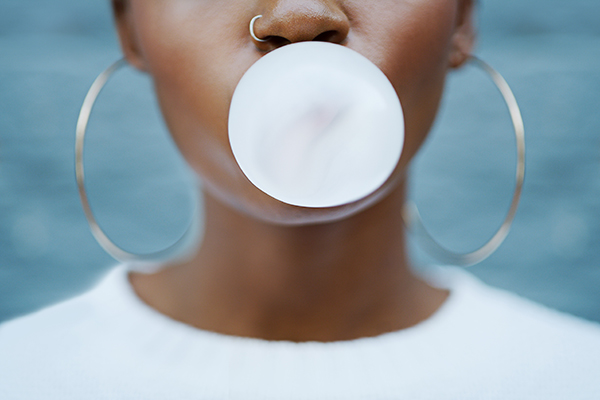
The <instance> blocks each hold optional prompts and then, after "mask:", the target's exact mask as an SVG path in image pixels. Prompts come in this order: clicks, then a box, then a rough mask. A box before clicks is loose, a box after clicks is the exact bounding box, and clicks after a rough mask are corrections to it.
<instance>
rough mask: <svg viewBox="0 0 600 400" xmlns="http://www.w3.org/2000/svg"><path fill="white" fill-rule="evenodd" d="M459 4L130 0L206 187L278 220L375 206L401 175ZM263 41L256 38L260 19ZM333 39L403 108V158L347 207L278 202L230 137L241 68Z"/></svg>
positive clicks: (442, 70) (177, 128)
mask: <svg viewBox="0 0 600 400" xmlns="http://www.w3.org/2000/svg"><path fill="white" fill-rule="evenodd" d="M457 4H458V1H457V0H420V1H414V0H377V1H367V0H350V1H344V0H281V1H276V0H272V1H266V0H265V1H261V0H252V1H240V0H223V1H218V2H217V1H209V0H170V1H147V0H130V3H129V6H128V9H127V11H126V12H127V20H128V21H129V22H128V23H129V24H131V26H132V36H133V37H134V40H135V43H136V49H137V51H138V52H139V57H140V59H141V64H142V65H143V68H144V69H145V70H146V71H147V72H148V73H149V74H150V75H151V76H152V78H153V79H154V82H155V87H156V91H157V95H158V99H159V103H160V105H161V109H162V111H163V114H164V117H165V120H166V122H167V125H168V127H169V130H170V131H171V134H172V136H173V138H174V140H175V142H176V143H177V145H178V147H179V149H180V150H181V153H182V154H183V156H184V157H185V159H186V160H187V162H188V163H189V164H190V165H191V167H192V168H193V169H194V170H195V171H196V172H197V173H198V174H199V175H200V177H201V179H202V181H203V182H204V186H205V188H206V190H207V191H208V192H209V193H210V194H211V195H212V196H214V197H216V198H218V199H219V200H220V201H222V202H224V203H226V204H227V205H229V206H231V207H233V208H235V209H237V210H238V211H240V212H243V213H245V214H247V215H249V216H252V217H254V218H258V219H261V220H264V221H268V222H272V223H278V224H311V223H323V222H329V221H333V220H338V219H341V218H345V217H347V216H349V215H352V214H355V213H358V212H360V211H361V210H364V209H365V208H367V207H369V206H371V205H372V204H374V203H375V202H377V201H378V200H380V199H381V198H382V197H383V196H385V195H386V194H387V193H389V192H390V191H391V190H393V189H394V188H396V187H397V186H398V185H399V184H401V182H402V181H403V177H404V175H405V171H406V168H407V165H408V163H409V162H410V160H411V158H412V157H413V155H414V154H415V153H416V151H417V150H418V148H419V147H420V145H421V143H422V142H423V140H424V139H425V137H426V135H427V132H428V131H429V129H430V127H431V125H432V123H433V121H434V118H435V115H436V112H437V108H438V104H439V101H440V97H441V93H442V91H443V86H444V79H445V75H446V72H447V70H448V68H449V64H450V63H449V59H450V57H451V54H450V53H451V51H452V38H453V35H454V33H455V28H456V21H457V13H458V5H457ZM258 14H262V15H263V17H262V18H261V19H260V20H258V21H257V23H256V33H257V35H258V36H260V37H263V38H266V39H268V42H265V43H258V42H255V41H253V40H252V38H251V37H250V35H249V30H248V26H249V22H250V20H251V19H252V17H254V16H255V15H258ZM305 40H328V41H333V42H335V43H339V44H340V45H343V46H347V47H349V48H351V49H353V50H356V51H357V52H359V53H361V54H362V55H364V56H365V57H367V58H368V59H369V60H371V61H372V62H373V63H374V64H375V65H377V66H378V67H379V68H380V69H381V70H382V71H383V72H384V73H385V75H386V76H387V77H388V79H389V80H390V82H391V83H392V85H393V87H394V89H395V90H396V93H397V94H398V97H399V98H400V101H401V103H402V106H403V110H404V117H405V124H406V131H405V144H404V148H403V154H402V157H401V159H400V162H399V163H398V165H397V166H396V169H395V170H394V172H393V173H392V175H391V176H390V178H389V179H388V181H387V182H386V183H385V184H384V185H383V186H382V187H381V188H380V189H378V190H377V191H376V192H374V193H373V194H372V195H370V196H367V197H366V198H364V199H362V200H359V201H356V202H354V203H351V204H347V205H344V206H339V207H333V208H327V209H311V208H303V207H296V206H291V205H287V204H284V203H281V202H279V201H277V200H275V199H273V198H271V197H269V196H268V195H266V194H264V193H263V192H261V191H260V190H259V189H257V188H256V187H254V186H253V185H252V184H251V183H250V181H249V180H248V179H247V178H246V177H245V176H244V174H243V173H242V171H241V170H240V168H239V166H238V165H237V163H236V161H235V159H234V157H233V154H232V151H231V148H230V145H229V140H228V112H229V105H230V102H231V98H232V95H233V92H234V90H235V88H236V85H237V83H238V82H239V80H240V79H241V77H242V76H243V74H244V73H245V72H246V71H247V70H248V68H250V66H251V65H252V64H253V63H254V62H256V61H257V60H258V59H259V58H260V57H262V56H263V55H265V54H266V53H267V52H269V51H271V50H273V49H275V48H277V47H278V46H281V45H285V44H287V43H293V42H297V41H305Z"/></svg>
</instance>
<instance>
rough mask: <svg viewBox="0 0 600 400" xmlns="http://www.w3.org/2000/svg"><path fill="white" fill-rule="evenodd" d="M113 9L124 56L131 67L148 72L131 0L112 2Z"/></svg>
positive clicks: (114, 0)
mask: <svg viewBox="0 0 600 400" xmlns="http://www.w3.org/2000/svg"><path fill="white" fill-rule="evenodd" d="M112 8H113V14H114V17H115V25H116V28H117V34H118V36H119V42H120V44H121V50H122V51H123V56H124V57H125V59H126V60H127V62H128V63H129V64H130V65H131V66H133V67H135V68H137V69H139V70H140V71H147V68H146V62H145V59H144V57H143V55H142V53H141V51H140V47H139V44H138V40H137V37H136V34H135V26H134V23H133V16H132V12H131V5H130V2H129V0H112Z"/></svg>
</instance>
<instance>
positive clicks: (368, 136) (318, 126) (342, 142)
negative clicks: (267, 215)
mask: <svg viewBox="0 0 600 400" xmlns="http://www.w3.org/2000/svg"><path fill="white" fill-rule="evenodd" d="M229 142H230V144H231V149H232V150H233V154H234V156H235V159H236V161H237V163H238V164H239V166H240V168H241V170H242V171H243V172H244V174H245V175H246V176H247V177H248V179H249V180H250V182H252V183H253V184H254V185H255V186H256V187H257V188H259V189H260V190H262V191H263V192H265V193H266V194H268V195H269V196H271V197H274V198H275V199H277V200H279V201H282V202H284V203H287V204H291V205H295V206H301V207H312V208H321V207H335V206H340V205H343V204H347V203H351V202H354V201H356V200H359V199H361V198H363V197H365V196H367V195H369V194H371V193H373V192H374V191H375V190H377V189H378V188H379V187H380V186H381V185H382V184H383V183H384V182H385V181H386V180H387V179H388V178H389V176H390V174H391V173H392V172H393V170H394V168H395V167H396V165H397V163H398V160H399V159H400V154H401V153H402V147H403V144H404V117H403V114H402V107H401V105H400V101H399V100H398V96H397V95H396V92H395V90H394V88H393V87H392V85H391V83H390V82H389V80H388V79H387V77H386V76H385V75H384V74H383V72H381V70H379V68H377V67H376V66H375V65H374V64H373V63H372V62H371V61H369V60H368V59H367V58H365V57H364V56H362V55H360V54H359V53H357V52H355V51H353V50H350V49H348V48H346V47H344V46H341V45H336V44H331V43H325V42H300V43H296V44H291V45H287V46H283V47H281V48H279V49H277V50H274V51H272V52H270V53H268V54H267V55H265V56H264V57H262V58H261V59H260V60H258V61H257V62H256V63H255V64H254V65H253V66H252V67H251V68H250V69H249V70H248V71H247V72H246V74H245V75H244V76H243V77H242V79H241V81H240V82H239V84H238V86H237V88H236V90H235V93H234V95H233V98H232V101H231V108H230V111H229Z"/></svg>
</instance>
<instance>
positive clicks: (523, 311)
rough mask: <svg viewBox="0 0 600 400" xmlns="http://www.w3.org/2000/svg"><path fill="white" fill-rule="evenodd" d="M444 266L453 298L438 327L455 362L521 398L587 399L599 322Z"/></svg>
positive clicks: (594, 378)
mask: <svg viewBox="0 0 600 400" xmlns="http://www.w3.org/2000/svg"><path fill="white" fill-rule="evenodd" d="M447 273H448V274H449V279H450V280H454V283H453V284H452V285H454V286H455V293H454V294H453V295H455V296H456V297H455V298H454V299H453V300H452V299H450V301H454V302H455V305H454V308H453V310H452V311H451V313H452V318H451V319H452V321H451V322H448V324H446V325H445V328H446V329H444V330H443V332H438V333H439V335H440V337H439V340H440V341H441V342H442V343H444V344H445V345H447V346H453V348H452V349H450V350H443V351H445V352H446V356H447V357H449V358H450V359H452V362H451V363H449V364H452V365H453V366H454V368H458V369H460V370H462V372H463V373H465V372H467V373H471V374H472V376H474V377H478V379H479V380H480V381H481V382H486V383H487V385H488V386H489V387H493V386H494V385H498V386H502V387H504V389H502V390H507V389H506V388H507V387H508V386H507V385H512V388H511V389H510V391H512V392H513V393H523V397H524V398H551V399H555V398H556V399H559V398H578V399H581V398H585V399H587V398H593V396H595V395H597V393H599V392H600V381H599V380H598V376H600V361H599V360H600V324H598V323H595V322H591V321H586V320H583V319H581V318H577V317H574V316H571V315H568V314H565V313H562V312H559V311H556V310H553V309H550V308H548V307H545V306H543V305H540V304H537V303H534V302H532V301H530V300H528V299H525V298H523V297H520V296H517V295H515V294H513V293H510V292H507V291H505V290H501V289H497V288H493V287H490V286H488V285H486V284H484V283H482V282H481V281H479V280H478V279H477V278H475V277H474V276H472V275H470V274H468V273H466V272H464V271H459V270H455V269H453V268H452V269H450V270H449V272H447ZM453 295H451V297H452V296H453ZM448 367H450V365H448ZM474 384H475V383H474ZM481 389H482V390H484V389H485V388H484V387H482V388H481ZM525 394H529V395H530V397H527V396H525ZM541 394H544V396H542V395H541ZM586 396H587V397H586Z"/></svg>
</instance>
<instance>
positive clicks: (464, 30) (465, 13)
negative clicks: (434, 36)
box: [448, 0, 476, 69]
mask: <svg viewBox="0 0 600 400" xmlns="http://www.w3.org/2000/svg"><path fill="white" fill-rule="evenodd" d="M475 3H476V1H475V0H458V13H457V19H456V29H455V31H454V35H453V36H452V42H451V48H450V54H449V58H448V64H449V67H450V68H453V69H456V68H460V67H461V66H462V65H463V64H464V63H465V62H467V61H468V60H469V57H470V56H471V54H473V49H474V48H475V38H476V32H475V9H476V4H475Z"/></svg>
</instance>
